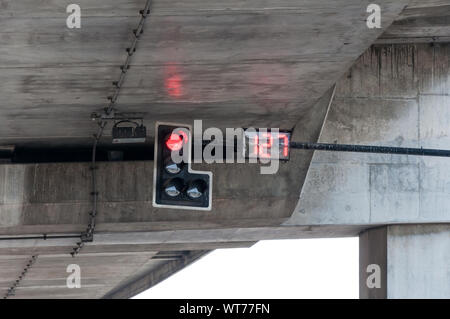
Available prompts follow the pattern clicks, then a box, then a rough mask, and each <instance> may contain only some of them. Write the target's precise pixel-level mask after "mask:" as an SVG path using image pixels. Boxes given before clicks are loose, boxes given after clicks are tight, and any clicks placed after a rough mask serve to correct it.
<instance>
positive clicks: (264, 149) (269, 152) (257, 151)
mask: <svg viewBox="0 0 450 319" xmlns="http://www.w3.org/2000/svg"><path fill="white" fill-rule="evenodd" d="M290 140H291V133H289V132H270V131H264V132H263V131H258V130H257V131H253V132H248V131H245V133H244V152H245V156H246V157H247V158H257V159H279V160H286V161H287V160H289V151H290V149H289V142H290Z"/></svg>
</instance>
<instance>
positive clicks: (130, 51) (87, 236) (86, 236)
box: [70, 0, 151, 257]
mask: <svg viewBox="0 0 450 319" xmlns="http://www.w3.org/2000/svg"><path fill="white" fill-rule="evenodd" d="M150 6H151V0H147V2H146V4H145V7H144V9H143V10H141V11H139V13H140V14H141V19H140V21H139V24H138V26H137V28H136V29H135V30H133V35H134V37H133V41H132V43H131V46H130V47H129V48H127V49H126V52H127V57H126V59H125V62H124V64H123V65H121V66H120V70H121V72H120V76H119V79H118V80H117V81H114V82H113V83H112V84H113V87H114V92H113V94H112V95H111V96H108V100H109V103H108V106H107V107H105V108H104V110H103V113H104V115H105V118H107V117H108V116H109V115H110V114H111V113H112V112H113V111H114V106H115V104H116V102H117V99H118V97H119V94H120V89H121V87H122V85H123V83H124V81H125V76H126V75H127V73H128V70H129V69H130V64H131V59H132V56H133V55H134V53H135V52H136V49H137V44H138V42H139V39H140V37H141V35H142V33H143V32H144V24H145V21H146V19H147V17H148V16H149V15H150ZM105 118H102V119H100V120H99V122H98V130H97V133H96V134H94V143H93V145H92V160H91V167H90V169H91V177H92V185H91V187H92V192H91V196H92V211H91V212H90V213H89V224H88V226H87V229H86V231H84V232H82V233H81V235H80V241H79V242H77V244H76V246H75V247H74V248H73V250H72V252H71V253H70V254H71V255H72V257H75V256H76V255H77V254H78V253H79V252H80V250H81V249H82V248H83V247H84V245H85V243H86V242H92V241H93V240H94V231H95V219H96V216H97V206H98V190H97V174H96V170H97V166H96V153H97V145H98V143H99V141H100V139H101V137H102V136H103V131H104V129H105V127H106V124H107V121H106V120H105Z"/></svg>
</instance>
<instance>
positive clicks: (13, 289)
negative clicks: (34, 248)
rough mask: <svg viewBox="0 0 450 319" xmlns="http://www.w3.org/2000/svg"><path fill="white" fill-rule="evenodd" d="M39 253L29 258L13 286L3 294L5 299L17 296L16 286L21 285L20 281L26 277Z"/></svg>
mask: <svg viewBox="0 0 450 319" xmlns="http://www.w3.org/2000/svg"><path fill="white" fill-rule="evenodd" d="M37 257H38V255H33V256H31V258H30V259H29V260H28V262H27V264H26V266H25V268H24V269H23V271H22V273H21V274H20V276H19V278H18V279H16V281H14V283H13V284H12V286H11V287H9V288H8V290H7V291H6V294H5V295H4V296H3V299H7V298H8V297H11V296H15V295H16V288H17V287H18V286H19V284H20V282H21V281H22V280H23V278H25V276H26V274H27V272H28V270H29V269H30V268H31V266H33V264H34V263H35V262H36V259H37Z"/></svg>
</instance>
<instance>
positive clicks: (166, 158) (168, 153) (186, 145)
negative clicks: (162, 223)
mask: <svg viewBox="0 0 450 319" xmlns="http://www.w3.org/2000/svg"><path fill="white" fill-rule="evenodd" d="M155 126H156V127H155V158H154V162H155V164H154V171H153V206H154V207H163V208H178V209H195V210H211V197H212V173H211V172H203V171H194V170H192V169H191V150H192V137H191V136H192V134H191V131H192V130H191V127H190V126H189V125H178V124H169V123H156V125H155Z"/></svg>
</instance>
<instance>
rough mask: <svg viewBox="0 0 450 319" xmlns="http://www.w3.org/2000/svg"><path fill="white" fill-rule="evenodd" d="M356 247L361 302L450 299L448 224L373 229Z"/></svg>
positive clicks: (449, 236)
mask: <svg viewBox="0 0 450 319" xmlns="http://www.w3.org/2000/svg"><path fill="white" fill-rule="evenodd" d="M359 247H360V248H359V250H360V257H359V265H360V269H359V279H360V288H359V293H360V298H364V299H366V298H374V299H381V298H388V299H396V298H450V224H421V225H391V226H383V227H379V228H373V229H370V230H367V231H365V232H363V233H361V235H360V246H359Z"/></svg>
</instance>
